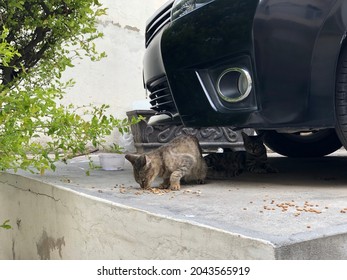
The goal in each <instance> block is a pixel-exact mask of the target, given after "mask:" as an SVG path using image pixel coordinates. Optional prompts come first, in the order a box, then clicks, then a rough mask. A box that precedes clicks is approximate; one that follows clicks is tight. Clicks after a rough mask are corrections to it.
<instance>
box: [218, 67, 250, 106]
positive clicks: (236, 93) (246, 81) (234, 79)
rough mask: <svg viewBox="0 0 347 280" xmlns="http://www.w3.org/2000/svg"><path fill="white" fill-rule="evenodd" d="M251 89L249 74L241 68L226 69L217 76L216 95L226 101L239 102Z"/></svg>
mask: <svg viewBox="0 0 347 280" xmlns="http://www.w3.org/2000/svg"><path fill="white" fill-rule="evenodd" d="M251 90H252V78H251V75H250V74H249V73H248V71H246V70H244V69H242V68H229V69H226V70H225V71H223V72H222V74H220V76H219V77H218V80H217V92H218V95H219V96H220V97H221V98H222V99H223V100H225V101H227V102H232V103H234V102H239V101H241V100H243V99H245V98H246V97H247V96H248V95H249V94H250V92H251Z"/></svg>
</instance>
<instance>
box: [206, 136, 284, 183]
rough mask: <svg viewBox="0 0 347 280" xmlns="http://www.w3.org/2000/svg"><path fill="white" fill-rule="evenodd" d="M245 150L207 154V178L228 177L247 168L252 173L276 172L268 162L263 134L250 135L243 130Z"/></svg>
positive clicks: (238, 173)
mask: <svg viewBox="0 0 347 280" xmlns="http://www.w3.org/2000/svg"><path fill="white" fill-rule="evenodd" d="M241 134H242V138H243V143H244V148H245V151H236V152H234V151H230V152H229V151H228V152H224V153H212V154H209V155H207V156H205V158H204V159H205V161H206V164H207V167H208V171H207V178H210V179H227V178H230V177H234V176H237V175H240V174H241V173H242V172H243V171H245V170H247V171H250V172H252V173H276V172H278V171H277V169H275V168H273V167H271V166H270V165H269V163H268V162H267V153H266V147H265V145H264V144H263V137H262V135H254V136H249V135H247V134H246V133H244V132H241Z"/></svg>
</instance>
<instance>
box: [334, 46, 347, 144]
mask: <svg viewBox="0 0 347 280" xmlns="http://www.w3.org/2000/svg"><path fill="white" fill-rule="evenodd" d="M335 114H336V132H337V135H338V137H339V138H340V141H341V143H342V145H343V146H344V147H345V148H346V149H347V47H345V48H343V50H342V52H341V54H340V58H339V62H338V65H337V71H336V88H335Z"/></svg>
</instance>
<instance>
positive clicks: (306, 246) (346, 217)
mask: <svg viewBox="0 0 347 280" xmlns="http://www.w3.org/2000/svg"><path fill="white" fill-rule="evenodd" d="M92 159H93V161H94V163H95V165H98V157H97V155H94V156H93V157H92ZM269 162H270V164H271V165H272V166H274V167H276V168H277V169H279V173H277V174H251V173H243V174H241V175H240V176H237V177H235V178H233V179H231V180H216V181H212V180H210V181H207V182H206V184H203V185H190V184H188V185H183V186H182V188H181V190H180V191H176V192H173V191H166V190H158V189H153V190H151V191H149V190H142V189H141V188H140V187H139V185H138V184H137V183H136V182H135V180H134V177H133V173H132V166H131V165H130V163H128V162H127V161H126V163H125V167H124V170H121V171H104V170H102V169H100V168H96V169H94V170H91V172H90V175H89V176H87V175H86V171H87V170H88V169H89V167H88V166H89V165H88V159H87V158H86V157H79V158H75V159H72V160H70V161H69V163H68V164H67V165H65V164H63V163H61V164H58V168H57V170H56V172H47V173H46V174H45V175H44V176H40V175H38V174H30V173H25V172H20V173H19V174H21V175H24V176H27V177H30V178H34V179H36V180H39V181H43V182H46V183H50V184H53V185H57V186H62V187H64V188H69V189H72V190H74V191H77V192H80V193H83V194H87V195H90V196H94V197H97V198H98V199H103V200H107V201H110V202H114V203H117V204H121V205H125V206H129V207H132V208H135V209H140V210H144V211H147V212H150V213H155V214H158V215H161V216H164V217H166V218H167V219H174V220H180V221H185V222H187V223H191V224H196V225H203V226H206V227H211V228H213V229H218V230H222V231H224V232H230V233H232V234H234V235H236V236H242V237H247V238H251V239H253V240H260V241H261V242H267V243H269V244H272V246H273V248H274V250H275V258H276V259H347V172H346V167H347V152H346V151H344V150H339V151H338V152H335V153H333V154H332V155H329V156H326V157H323V158H317V159H306V158H304V159H293V158H287V157H282V156H279V155H277V154H270V156H269ZM159 183H160V181H156V182H155V184H157V185H159Z"/></svg>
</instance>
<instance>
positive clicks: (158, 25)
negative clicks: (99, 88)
mask: <svg viewBox="0 0 347 280" xmlns="http://www.w3.org/2000/svg"><path fill="white" fill-rule="evenodd" d="M173 2H174V1H169V2H167V3H166V4H165V5H164V6H163V8H162V10H160V11H159V12H158V13H157V14H156V15H155V16H154V17H153V18H152V19H151V20H150V21H149V22H148V23H147V26H146V47H147V46H148V45H149V43H150V42H151V41H152V39H153V38H154V36H155V35H156V34H157V33H158V32H159V31H160V30H161V29H162V28H163V27H164V26H165V25H166V24H168V23H169V22H170V16H171V9H172V5H173Z"/></svg>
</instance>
